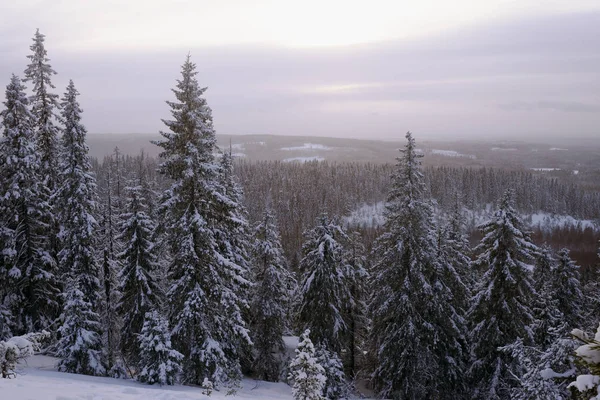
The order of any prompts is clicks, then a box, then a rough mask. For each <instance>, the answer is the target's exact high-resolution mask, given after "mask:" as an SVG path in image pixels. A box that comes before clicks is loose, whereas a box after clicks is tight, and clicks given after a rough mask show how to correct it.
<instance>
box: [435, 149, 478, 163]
mask: <svg viewBox="0 0 600 400" xmlns="http://www.w3.org/2000/svg"><path fill="white" fill-rule="evenodd" d="M431 154H435V155H438V156H444V157H461V158H470V159H471V160H475V159H476V158H477V157H475V156H474V155H473V154H462V153H459V152H458V151H455V150H439V149H433V150H431Z"/></svg>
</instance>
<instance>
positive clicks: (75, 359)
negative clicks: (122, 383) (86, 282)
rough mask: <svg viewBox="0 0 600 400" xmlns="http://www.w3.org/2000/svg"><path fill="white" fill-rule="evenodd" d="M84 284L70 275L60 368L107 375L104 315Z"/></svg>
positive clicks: (60, 342) (65, 304)
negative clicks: (102, 324)
mask: <svg viewBox="0 0 600 400" xmlns="http://www.w3.org/2000/svg"><path fill="white" fill-rule="evenodd" d="M72 275H74V274H72ZM81 284H82V282H81V281H80V280H78V279H76V278H70V281H69V282H68V283H67V284H66V290H67V292H66V294H65V299H64V311H63V314H62V316H61V323H62V325H61V326H60V328H59V329H58V333H59V334H60V339H59V341H58V344H57V354H58V356H59V357H60V358H61V361H60V362H59V364H58V369H59V371H64V372H71V373H76V374H84V375H105V374H106V367H105V365H104V360H103V354H102V334H101V332H102V327H101V323H100V316H99V315H98V314H97V313H96V312H94V309H93V307H92V304H91V303H90V302H89V300H87V298H86V296H85V295H84V293H83V291H82V290H80V289H79V287H80V285H81Z"/></svg>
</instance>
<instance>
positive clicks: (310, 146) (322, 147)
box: [281, 143, 331, 151]
mask: <svg viewBox="0 0 600 400" xmlns="http://www.w3.org/2000/svg"><path fill="white" fill-rule="evenodd" d="M281 150H283V151H301V150H331V147H329V146H325V145H323V144H318V143H304V144H303V145H302V146H293V147H282V148H281Z"/></svg>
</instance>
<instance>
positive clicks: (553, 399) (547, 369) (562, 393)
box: [502, 330, 576, 400]
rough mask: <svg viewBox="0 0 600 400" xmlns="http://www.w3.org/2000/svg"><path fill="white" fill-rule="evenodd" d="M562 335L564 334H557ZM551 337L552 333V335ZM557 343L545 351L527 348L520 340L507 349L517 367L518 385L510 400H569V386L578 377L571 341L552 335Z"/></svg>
mask: <svg viewBox="0 0 600 400" xmlns="http://www.w3.org/2000/svg"><path fill="white" fill-rule="evenodd" d="M554 332H555V333H558V334H563V333H564V330H554ZM551 333H552V332H551ZM553 336H554V337H555V340H554V341H553V342H552V344H551V346H550V347H548V348H547V349H545V350H540V349H539V348H536V347H532V346H527V345H525V344H524V343H523V341H522V340H521V339H518V340H517V341H516V342H515V343H513V344H511V345H509V346H505V347H503V348H502V351H504V352H506V353H508V354H509V355H510V356H511V357H512V358H513V359H514V360H515V361H516V362H517V363H518V367H517V371H518V374H516V375H515V380H516V384H515V386H514V387H513V388H511V389H510V397H509V398H510V399H511V400H537V399H545V400H564V399H567V398H569V397H570V391H569V389H568V384H569V382H570V380H572V377H573V376H574V375H575V367H574V364H573V350H574V349H575V347H576V345H575V342H574V341H573V340H572V339H568V338H563V337H561V336H559V335H557V334H554V335H553Z"/></svg>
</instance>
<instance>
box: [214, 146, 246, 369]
mask: <svg viewBox="0 0 600 400" xmlns="http://www.w3.org/2000/svg"><path fill="white" fill-rule="evenodd" d="M218 176H219V183H220V185H221V186H222V188H223V194H224V198H223V200H224V201H225V202H228V203H229V204H227V208H226V209H223V210H222V211H223V212H222V215H221V217H220V218H219V220H220V223H218V224H216V225H215V227H214V232H215V239H216V241H217V243H218V247H219V250H220V253H221V254H223V256H224V257H226V258H227V259H228V260H229V261H231V263H232V264H231V265H235V266H236V267H235V270H234V271H233V274H232V275H230V277H229V278H228V281H229V282H231V283H232V285H231V289H232V290H234V291H235V292H236V294H237V298H238V306H239V308H240V311H241V316H242V319H243V321H244V324H245V325H246V326H248V325H249V322H250V319H251V315H250V306H249V304H248V299H249V298H250V287H251V284H250V280H249V277H250V275H251V267H250V258H251V256H250V252H251V249H252V245H251V244H250V241H251V240H250V224H249V223H248V217H247V214H248V213H247V210H246V207H245V206H244V202H243V197H244V192H243V190H242V188H241V186H240V185H239V184H238V182H237V181H236V179H235V175H234V171H233V156H232V153H231V149H229V152H225V153H223V154H222V156H221V159H220V163H219V172H218ZM239 350H240V363H241V366H242V369H243V371H248V370H250V369H251V368H252V367H251V364H252V346H250V344H249V343H248V342H247V341H246V340H244V339H242V341H240V343H239Z"/></svg>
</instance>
